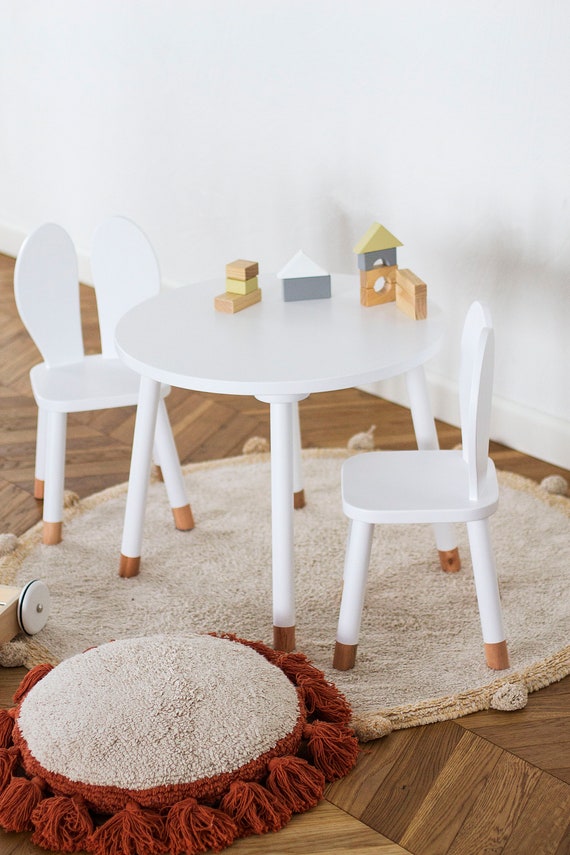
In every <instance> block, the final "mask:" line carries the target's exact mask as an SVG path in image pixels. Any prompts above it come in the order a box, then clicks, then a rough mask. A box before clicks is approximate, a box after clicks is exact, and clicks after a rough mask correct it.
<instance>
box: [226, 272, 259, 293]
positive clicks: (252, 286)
mask: <svg viewBox="0 0 570 855" xmlns="http://www.w3.org/2000/svg"><path fill="white" fill-rule="evenodd" d="M258 287H259V279H258V277H257V276H254V277H253V278H252V279H230V278H229V277H228V278H227V279H226V291H227V292H228V294H251V292H252V291H255V290H256V289H257V288H258Z"/></svg>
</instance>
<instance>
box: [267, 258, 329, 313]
mask: <svg viewBox="0 0 570 855" xmlns="http://www.w3.org/2000/svg"><path fill="white" fill-rule="evenodd" d="M277 276H278V277H279V279H281V280H282V282H283V299H284V301H285V302H286V303H291V302H293V301H295V300H321V299H323V298H327V297H330V296H331V277H330V274H329V273H327V271H326V270H323V268H322V267H320V266H319V265H318V264H316V263H315V262H314V261H313V260H312V259H310V258H309V257H308V256H307V255H305V253H304V252H302V251H301V250H299V252H298V253H297V254H296V255H294V256H293V258H292V259H291V260H290V261H288V262H287V264H286V265H285V267H284V268H283V269H282V270H280V271H279V273H278V274H277Z"/></svg>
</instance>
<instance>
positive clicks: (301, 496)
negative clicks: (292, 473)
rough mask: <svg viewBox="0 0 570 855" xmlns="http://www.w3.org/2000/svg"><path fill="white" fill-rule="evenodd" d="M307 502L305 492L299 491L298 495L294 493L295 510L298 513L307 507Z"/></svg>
mask: <svg viewBox="0 0 570 855" xmlns="http://www.w3.org/2000/svg"><path fill="white" fill-rule="evenodd" d="M306 504H307V503H306V501H305V491H304V490H297V492H296V493H293V509H294V510H296V511H300V510H301V508H304V507H305V505H306Z"/></svg>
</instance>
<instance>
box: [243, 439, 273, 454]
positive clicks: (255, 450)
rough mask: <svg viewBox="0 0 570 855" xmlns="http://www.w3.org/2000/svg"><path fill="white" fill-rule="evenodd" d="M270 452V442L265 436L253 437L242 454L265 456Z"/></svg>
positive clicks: (247, 442) (244, 447)
mask: <svg viewBox="0 0 570 855" xmlns="http://www.w3.org/2000/svg"><path fill="white" fill-rule="evenodd" d="M267 451H269V440H267V439H265V437H263V436H251V437H250V438H249V439H248V440H246V442H245V443H244V446H243V448H242V454H263V453H265V452H267Z"/></svg>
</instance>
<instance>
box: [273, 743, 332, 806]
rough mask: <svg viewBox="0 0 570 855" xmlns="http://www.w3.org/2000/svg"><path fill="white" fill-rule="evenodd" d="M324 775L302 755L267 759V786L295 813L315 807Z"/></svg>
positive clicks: (320, 793)
mask: <svg viewBox="0 0 570 855" xmlns="http://www.w3.org/2000/svg"><path fill="white" fill-rule="evenodd" d="M325 783H326V781H325V776H324V775H323V773H322V772H321V771H320V769H316V768H315V767H314V766H311V764H310V763H307V761H306V760H303V758H302V757H294V756H292V755H289V756H285V757H274V758H273V759H272V760H270V761H269V774H268V776H267V788H268V789H269V790H271V792H272V793H274V794H275V795H276V796H279V797H280V798H282V799H283V800H284V801H286V802H287V804H288V805H289V807H290V808H291V810H292V811H294V812H295V813H303V812H304V811H307V810H310V808H313V807H315V805H317V804H318V803H319V802H320V800H321V799H322V797H323V792H324V789H325Z"/></svg>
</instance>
